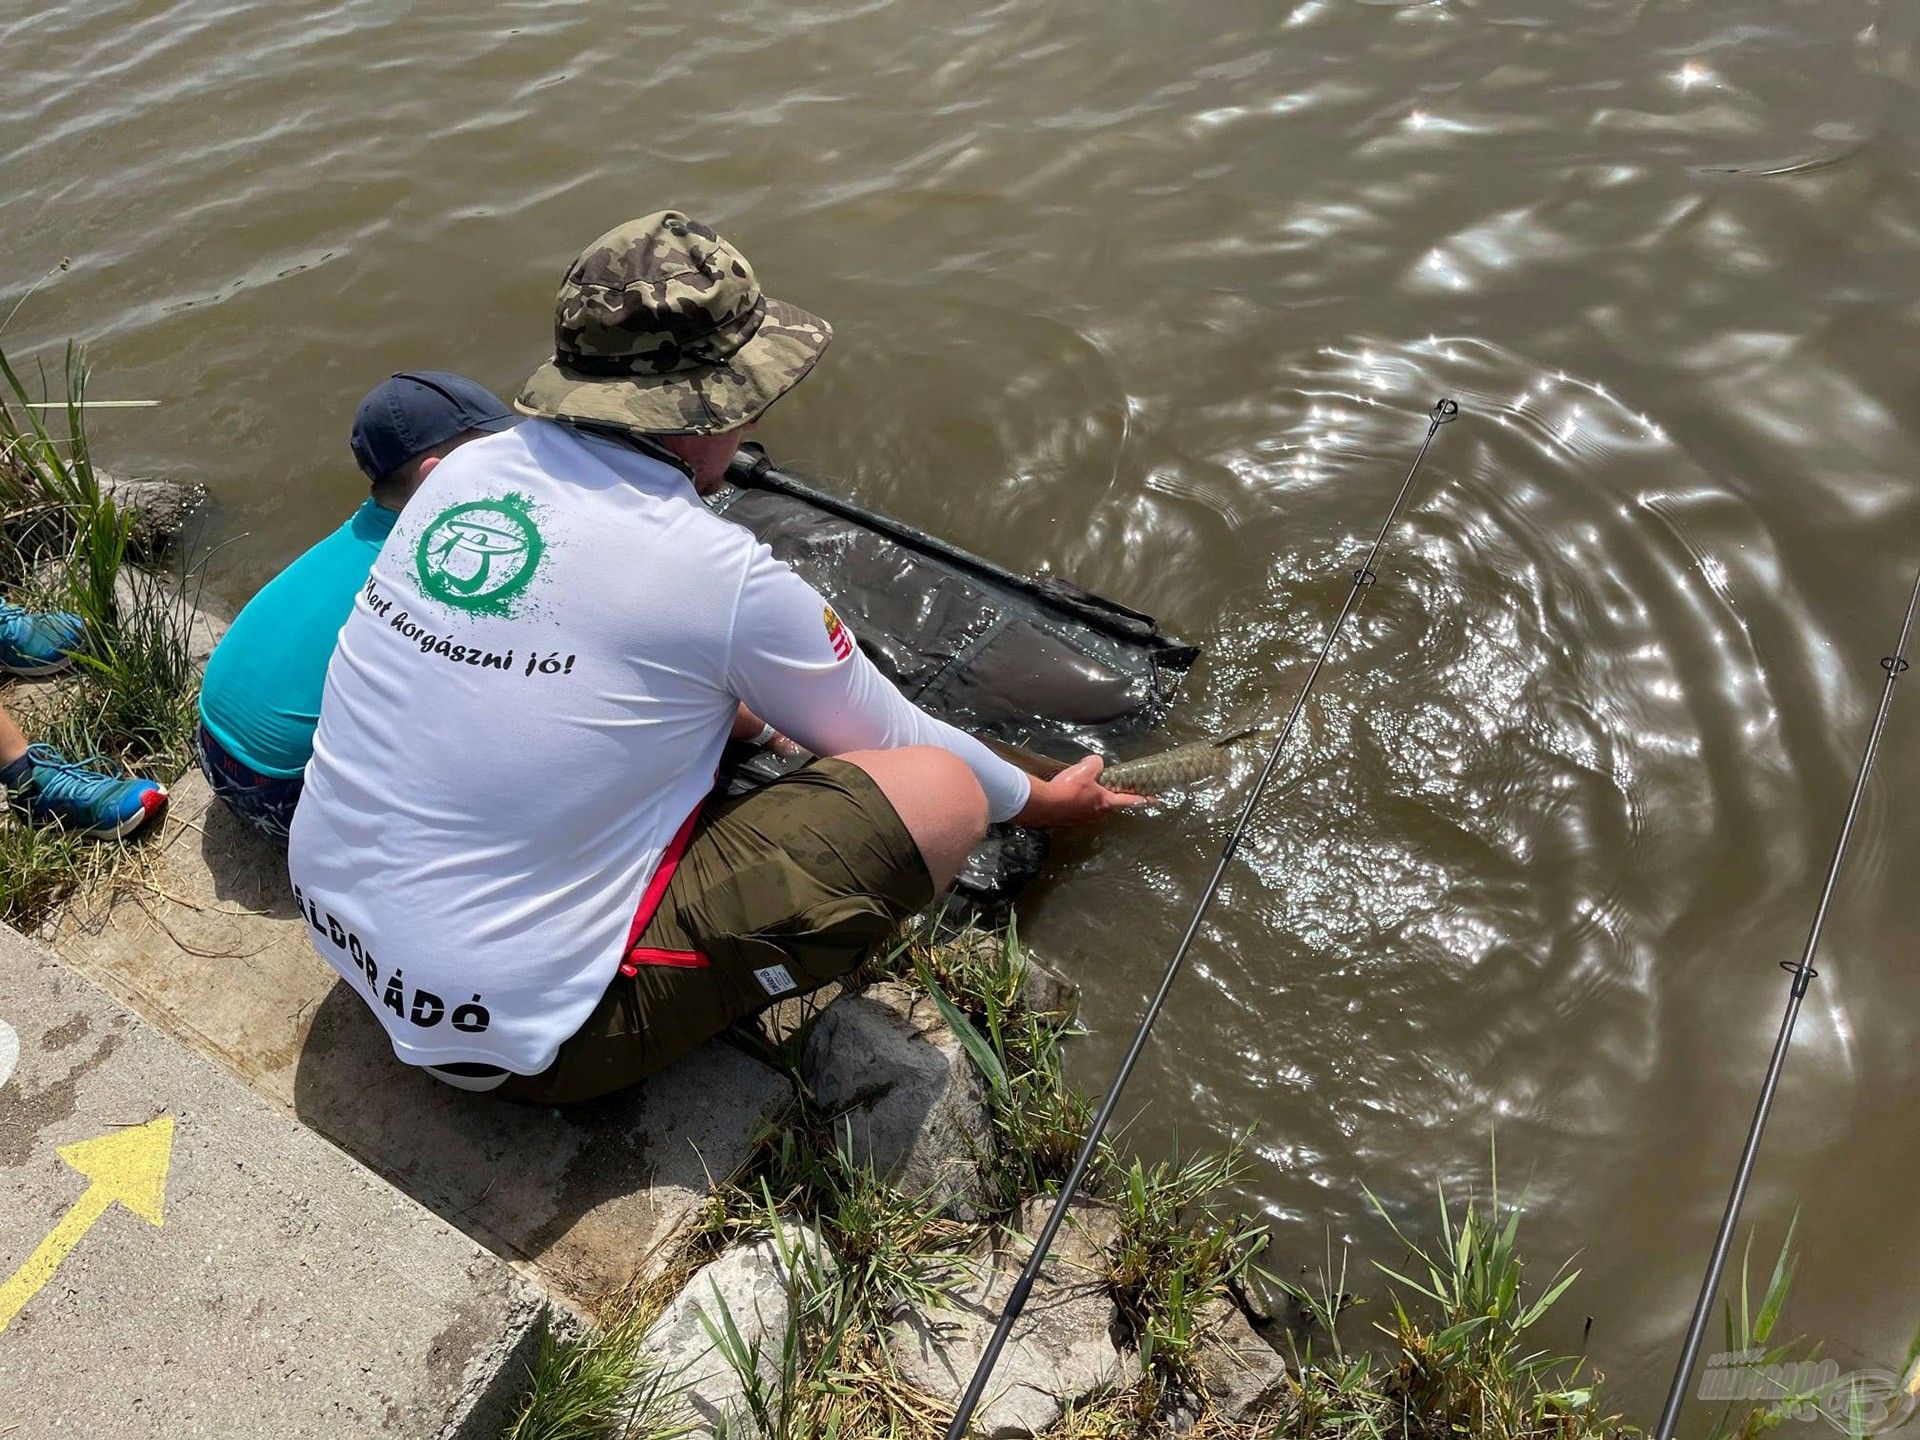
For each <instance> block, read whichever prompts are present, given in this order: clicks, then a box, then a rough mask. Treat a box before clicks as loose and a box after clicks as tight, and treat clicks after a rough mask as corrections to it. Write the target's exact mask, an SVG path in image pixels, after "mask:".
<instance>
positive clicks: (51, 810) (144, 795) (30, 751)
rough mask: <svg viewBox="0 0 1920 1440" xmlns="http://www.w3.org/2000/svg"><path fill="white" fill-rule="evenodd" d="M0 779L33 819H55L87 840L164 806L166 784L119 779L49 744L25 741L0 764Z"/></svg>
mask: <svg viewBox="0 0 1920 1440" xmlns="http://www.w3.org/2000/svg"><path fill="white" fill-rule="evenodd" d="M0 784H4V785H5V786H6V787H7V792H8V795H9V796H10V797H11V799H12V802H13V803H14V804H16V805H18V806H19V807H20V808H21V809H23V810H25V811H26V812H27V819H29V820H30V821H32V822H33V823H34V824H36V825H57V826H59V827H60V828H61V829H63V830H70V831H73V832H74V833H76V834H79V835H84V836H86V837H87V838H88V839H90V840H120V839H124V838H125V837H126V836H128V835H131V834H133V832H134V831H136V830H138V829H139V828H140V827H141V826H142V825H145V824H146V823H147V822H148V821H149V820H151V819H153V817H154V816H156V815H158V814H159V813H160V812H161V811H162V810H164V809H166V807H167V792H166V788H165V787H164V786H161V785H156V784H155V783H154V782H153V781H151V780H122V779H120V778H119V777H117V776H113V775H103V774H102V773H101V772H100V771H98V770H92V769H89V768H88V767H87V766H85V765H76V764H75V763H74V762H73V761H71V760H69V759H67V758H66V756H64V755H62V754H61V753H60V752H59V751H58V750H56V749H54V748H53V747H52V746H51V745H29V746H28V747H27V753H26V754H25V755H24V756H23V757H22V758H21V759H20V760H18V761H17V762H15V763H14V764H12V765H9V766H8V767H7V768H6V769H4V770H0Z"/></svg>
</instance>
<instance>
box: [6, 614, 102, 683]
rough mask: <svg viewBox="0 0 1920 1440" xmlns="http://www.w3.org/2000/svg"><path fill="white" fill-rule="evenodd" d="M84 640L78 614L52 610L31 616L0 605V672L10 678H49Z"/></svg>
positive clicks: (84, 636) (85, 634) (84, 630)
mask: <svg viewBox="0 0 1920 1440" xmlns="http://www.w3.org/2000/svg"><path fill="white" fill-rule="evenodd" d="M86 638H87V627H86V625H85V624H84V623H83V622H82V621H81V619H80V617H79V616H78V615H68V614H66V613H65V612H63V611H59V610H53V611H48V612H46V613H45V614H35V613H34V612H33V611H31V610H22V609H21V608H20V607H19V606H18V605H0V670H5V671H8V672H9V673H11V674H14V675H51V674H53V673H54V672H55V671H56V670H64V669H66V668H67V666H69V665H71V664H72V663H73V652H74V651H76V650H78V649H79V648H80V646H81V643H82V642H83V641H84V640H85V639H86Z"/></svg>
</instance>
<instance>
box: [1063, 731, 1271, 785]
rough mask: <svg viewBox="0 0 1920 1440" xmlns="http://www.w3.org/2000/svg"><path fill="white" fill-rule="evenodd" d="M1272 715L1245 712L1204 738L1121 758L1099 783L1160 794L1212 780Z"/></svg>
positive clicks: (1230, 765)
mask: <svg viewBox="0 0 1920 1440" xmlns="http://www.w3.org/2000/svg"><path fill="white" fill-rule="evenodd" d="M1275 718H1276V717H1274V716H1272V715H1255V716H1245V717H1241V718H1239V719H1236V720H1233V721H1230V722H1229V723H1228V725H1227V727H1226V729H1224V730H1222V731H1221V732H1220V733H1219V734H1218V735H1214V736H1211V737H1210V738H1208V739H1205V740H1190V741H1188V742H1187V743H1186V744H1184V745H1172V746H1169V747H1168V748H1167V749H1165V750H1156V751H1154V752H1153V753H1152V754H1151V755H1141V756H1138V757H1136V758H1134V759H1132V760H1122V761H1121V762H1120V763H1119V764H1118V765H1109V766H1108V767H1107V768H1106V769H1105V770H1103V771H1101V772H1100V783H1101V784H1102V785H1104V786H1106V787H1107V788H1108V789H1109V790H1123V791H1125V792H1126V793H1127V794H1129V795H1159V794H1162V793H1164V792H1165V791H1168V790H1178V789H1180V788H1181V787H1182V786H1185V785H1192V784H1194V783H1195V782H1196V781H1200V780H1211V779H1213V778H1214V777H1215V776H1216V775H1224V774H1226V773H1227V771H1228V770H1230V769H1232V768H1233V762H1234V760H1235V758H1236V757H1237V756H1239V755H1240V753H1241V752H1242V751H1243V750H1245V749H1246V747H1247V745H1248V744H1249V742H1251V741H1254V740H1258V739H1260V738H1261V737H1262V735H1263V734H1264V732H1266V731H1267V730H1268V729H1270V728H1271V726H1272V722H1273V721H1274V719H1275Z"/></svg>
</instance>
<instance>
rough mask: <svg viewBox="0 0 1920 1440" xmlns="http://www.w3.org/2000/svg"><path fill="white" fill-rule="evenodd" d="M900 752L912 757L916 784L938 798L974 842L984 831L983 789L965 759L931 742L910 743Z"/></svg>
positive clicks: (956, 823)
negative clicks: (916, 778)
mask: <svg viewBox="0 0 1920 1440" xmlns="http://www.w3.org/2000/svg"><path fill="white" fill-rule="evenodd" d="M901 753H902V754H908V755H912V756H913V757H914V764H915V768H916V770H917V771H918V772H919V777H920V783H921V784H923V785H925V786H926V787H927V789H928V790H929V791H930V792H932V793H934V794H937V795H938V796H939V797H940V801H941V804H942V806H943V808H945V809H946V810H947V811H948V813H949V814H950V815H951V816H952V817H953V821H954V824H955V826H956V827H957V828H958V829H960V830H961V831H963V832H965V833H966V834H969V835H971V836H972V837H973V840H972V843H973V844H978V843H979V842H980V840H981V839H982V838H983V837H984V836H985V835H986V833H987V792H986V791H984V790H982V789H981V788H980V782H979V781H978V780H976V779H975V778H974V774H973V771H972V769H971V768H970V767H969V766H968V765H967V762H966V761H964V760H962V759H961V758H960V757H959V756H958V755H955V754H954V753H953V752H952V751H951V750H941V749H939V748H938V747H936V746H932V745H916V746H912V747H910V748H909V749H907V750H904V751H902V752H901ZM969 848H971V847H969Z"/></svg>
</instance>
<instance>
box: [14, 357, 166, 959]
mask: <svg viewBox="0 0 1920 1440" xmlns="http://www.w3.org/2000/svg"><path fill="white" fill-rule="evenodd" d="M38 378H39V381H40V384H39V387H38V391H37V394H38V398H37V399H36V392H35V391H34V390H32V389H30V388H29V386H28V384H27V382H26V380H25V379H24V378H23V377H22V375H21V374H20V372H19V370H18V369H17V368H16V367H15V366H14V364H13V362H12V361H11V360H10V359H9V358H8V357H7V355H6V354H5V352H4V351H3V350H0V599H4V600H7V601H10V602H12V603H14V604H18V605H23V606H26V607H28V608H34V609H53V610H65V611H70V612H72V613H73V614H76V615H78V616H79V617H80V619H81V622H82V624H83V626H84V627H85V632H86V643H85V646H84V648H83V650H82V652H81V653H80V654H79V655H78V656H77V657H76V659H77V661H78V663H77V664H76V665H75V667H74V668H73V669H72V670H71V671H69V672H68V673H67V674H66V675H64V676H63V677H61V678H60V679H59V680H58V681H57V682H54V683H51V684H45V685H38V686H35V687H33V689H32V692H31V695H30V697H28V698H29V702H30V703H26V704H21V703H19V699H18V697H17V696H16V697H12V703H14V704H15V705H16V707H17V708H18V710H19V711H20V712H21V713H19V714H18V715H17V716H16V718H18V719H19V720H20V721H21V722H22V724H23V726H25V727H26V728H28V729H29V732H30V738H32V739H35V740H41V741H45V742H47V743H48V744H51V745H53V746H55V747H56V748H57V749H59V750H61V751H62V752H63V753H65V754H66V755H67V756H68V757H69V758H71V759H76V760H95V761H97V762H99V763H101V764H103V765H105V766H107V767H108V768H117V769H119V770H121V771H122V772H124V773H140V774H151V775H154V776H155V777H156V778H159V779H161V780H162V781H171V780H172V779H173V778H174V777H175V776H177V775H179V774H180V773H181V772H182V771H184V770H185V769H186V768H187V766H188V764H189V763H190V761H191V753H190V747H191V740H192V734H193V726H194V719H195V698H196V696H197V694H198V689H199V672H198V667H197V665H196V663H195V659H194V654H193V647H192V644H191V625H192V620H193V615H194V612H195V609H196V607H197V605H198V602H199V598H200V596H199V585H200V580H201V575H202V572H203V569H204V567H201V566H189V565H187V564H186V563H185V562H184V561H182V562H181V563H180V564H179V565H178V566H177V567H176V568H175V569H173V570H172V571H171V572H169V573H160V572H158V571H155V570H152V569H147V568H142V567H140V566H136V565H134V564H133V563H131V559H130V555H129V548H130V545H131V542H132V535H133V517H132V516H131V515H130V514H129V513H127V512H126V511H124V510H123V509H121V507H120V506H119V505H118V504H117V503H116V502H115V500H114V498H113V496H112V495H111V494H110V493H108V491H107V490H106V489H105V488H104V487H103V485H102V481H101V476H100V474H99V472H98V471H97V470H96V469H95V467H94V463H93V452H92V447H91V445H90V443H89V441H88V437H87V423H86V416H87V400H86V392H87V379H88V369H87V363H86V357H85V355H84V353H83V352H82V351H81V350H80V349H79V347H77V346H74V345H69V346H67V347H66V350H65V352H64V356H63V363H62V366H61V369H60V371H59V373H58V375H57V376H56V377H49V376H47V375H46V374H45V373H44V372H42V373H41V374H40V376H39V377H38ZM47 416H53V417H55V418H54V419H53V420H52V422H51V423H50V422H49V420H48V419H46V418H44V417H47ZM118 853H119V847H89V846H85V845H82V844H81V843H80V842H78V841H75V840H72V839H71V838H70V837H64V836H60V835H56V834H48V833H45V832H35V831H30V830H28V829H27V828H26V827H25V826H24V825H22V824H21V823H19V822H18V821H17V819H10V818H8V817H0V921H4V922H5V923H8V924H12V925H16V926H18V925H31V924H35V923H38V922H40V921H42V920H44V919H45V918H46V917H47V915H48V914H49V913H50V912H51V911H52V910H53V909H54V908H55V907H57V906H58V904H59V903H60V902H61V900H62V899H63V898H64V897H65V896H66V895H67V894H69V893H71V892H72V891H73V890H74V888H75V887H76V886H77V885H79V884H81V883H82V882H83V881H86V880H89V879H100V878H104V877H106V876H108V875H110V874H111V873H112V871H113V869H114V866H113V863H112V861H113V858H114V857H115V856H116V855H117V854H118Z"/></svg>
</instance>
